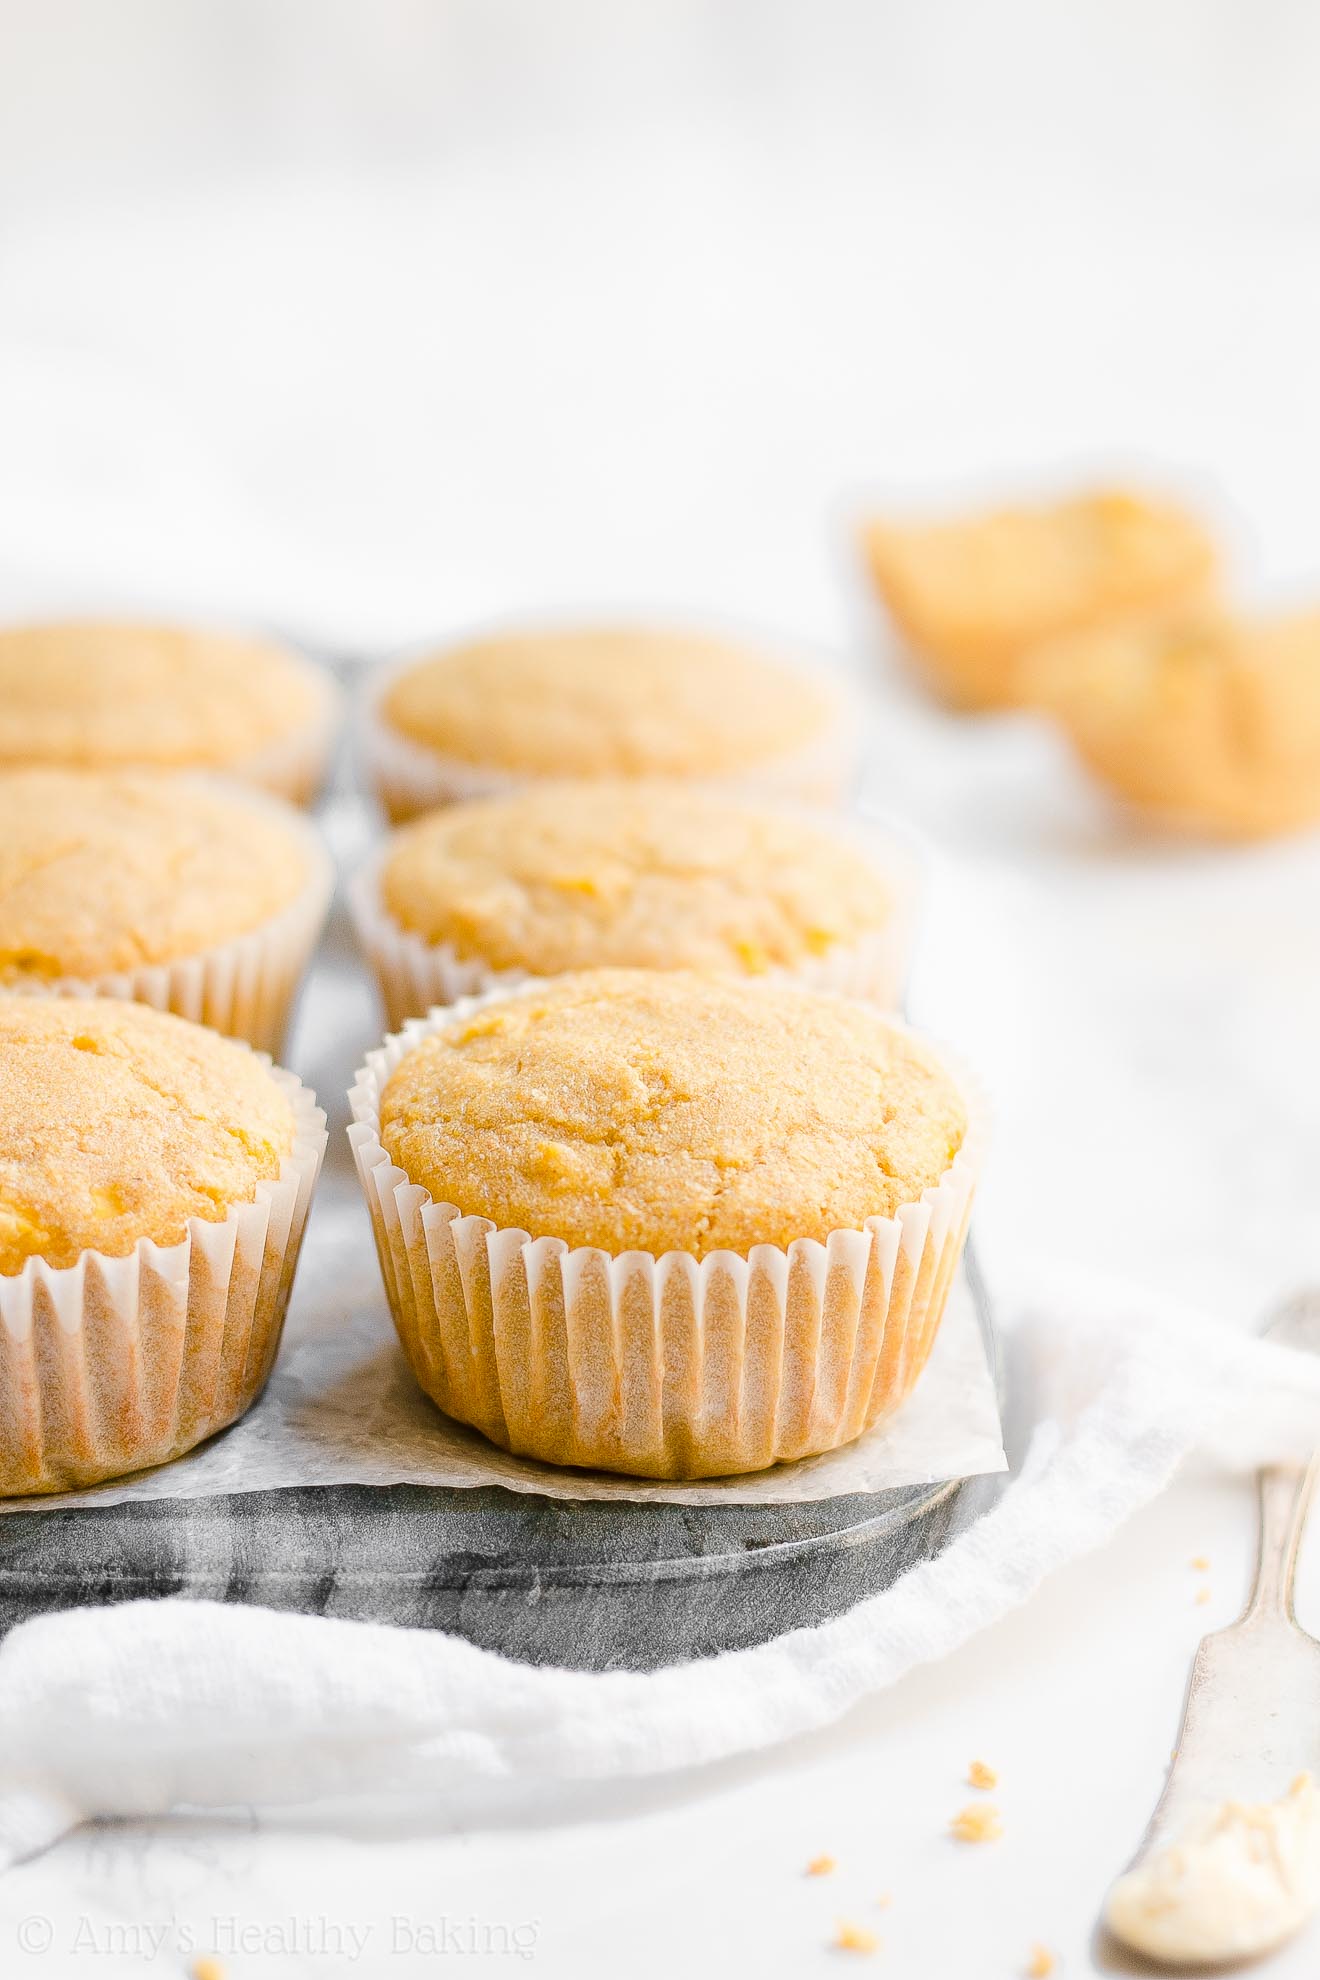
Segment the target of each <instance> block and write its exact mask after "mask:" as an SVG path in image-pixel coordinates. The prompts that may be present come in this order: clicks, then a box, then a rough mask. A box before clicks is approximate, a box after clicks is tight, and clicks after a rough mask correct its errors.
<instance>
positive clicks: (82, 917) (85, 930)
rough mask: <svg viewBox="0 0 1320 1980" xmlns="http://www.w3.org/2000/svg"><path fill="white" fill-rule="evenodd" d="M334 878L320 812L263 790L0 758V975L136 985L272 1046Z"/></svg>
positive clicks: (150, 996) (121, 993)
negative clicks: (19, 765) (12, 763)
mask: <svg viewBox="0 0 1320 1980" xmlns="http://www.w3.org/2000/svg"><path fill="white" fill-rule="evenodd" d="M333 884H334V873H333V868H332V866H331V862H330V859H329V856H328V854H327V853H326V852H325V850H324V848H323V847H322V845H321V842H320V840H319V838H318V836H317V834H316V832H315V830H314V828H313V827H312V825H311V824H310V823H309V821H308V820H307V819H305V818H304V817H303V816H302V814H301V813H300V812H297V811H294V810H293V808H292V807H291V806H289V805H286V804H282V803H280V801H279V800H278V799H276V798H272V797H269V796H267V795H266V794H265V793H262V792H257V791H249V790H246V789H244V788H243V787H241V786H239V785H237V784H232V783H227V782H226V781H225V780H223V779H221V778H205V777H196V776H191V775H188V774H185V773H182V772H177V771H176V772H171V771H158V772H151V771H101V770H55V769H44V768H36V769H33V768H29V769H17V770H14V769H10V770H6V769H3V768H0V990H5V991H15V990H20V991H34V990H36V991H43V992H52V991H55V992H67V991H69V990H71V989H82V990H90V991H93V992H95V993H96V994H97V995H99V996H109V997H131V998H133V999H134V1000H135V1001H137V1002H139V1003H148V1004H154V1005H155V1006H156V1007H157V1008H158V1009H161V1010H170V1011H174V1012H175V1013H176V1014H177V1015H178V1016H180V1017H189V1018H194V1019H197V1020H199V1021H200V1022H202V1023H204V1024H208V1025H211V1026H213V1027H214V1029H215V1030H217V1031H224V1032H228V1033H230V1034H231V1035H233V1036H235V1037H241V1038H246V1039H247V1040H248V1042H249V1044H253V1045H257V1046H260V1047H262V1048H263V1049H269V1050H273V1049H274V1048H275V1047H276V1046H277V1045H278V1044H279V1042H280V1039H281V1038H282V1036H283V1033H284V1028H285V1024H286V1021H287V1018H288V1015H289V1009H290V1006H291V1004H292V1002H293V998H294V995H295V993H296V991H297V989H298V985H299V982H300V980H301V978H302V974H303V971H304V969H305V968H306V966H307V962H308V959H309V957H310V955H311V952H312V949H313V947H314V946H315V943H316V938H317V936H318V935H319V933H320V930H321V925H322V923H323V921H324V919H325V913H326V909H327V907H328V905H329V901H330V894H331V891H332V888H333Z"/></svg>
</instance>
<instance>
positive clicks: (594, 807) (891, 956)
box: [350, 780, 916, 1027]
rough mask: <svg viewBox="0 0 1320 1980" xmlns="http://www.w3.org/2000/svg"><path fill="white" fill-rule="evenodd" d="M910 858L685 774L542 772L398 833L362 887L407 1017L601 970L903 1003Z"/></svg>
mask: <svg viewBox="0 0 1320 1980" xmlns="http://www.w3.org/2000/svg"><path fill="white" fill-rule="evenodd" d="M915 892H916V875H915V870H914V862H913V859H912V856H911V855H910V854H909V853H908V852H907V851H906V849H905V848H904V847H903V846H901V845H900V844H898V843H896V842H895V841H894V840H893V839H892V838H890V837H888V836H887V835H885V834H882V833H880V832H878V831H874V830H872V829H870V828H867V829H866V830H865V831H863V829H862V828H861V827H858V826H855V825H851V824H848V823H845V821H843V820H842V819H838V818H833V817H831V816H830V814H828V813H825V812H816V813H811V812H808V811H807V810H805V809H803V808H789V807H783V806H779V805H776V804H774V803H772V802H770V801H767V800H765V799H755V798H748V797H741V796H738V795H735V794H733V793H730V792H727V791H714V790H707V789H693V788H692V787H690V786H688V785H683V784H678V783H660V782H654V781H652V782H646V781H641V782H638V783H628V782H620V781H617V780H602V781H600V782H598V783H591V782H584V781H577V782H571V781H569V782H557V781H545V782H539V783H536V784H532V785H528V786H527V787H525V788H524V789H523V790H520V791H514V792H511V793H509V794H508V795H507V796H503V797H495V798H483V799H477V800H474V801H472V802H469V803H467V804H457V805H449V806H446V807H445V808H444V809H442V810H439V811H435V812H432V813H430V814H429V815H428V816H426V817H424V818H421V819H418V820H417V821H415V822H414V823H413V824H411V825H407V826H404V827H403V828H402V829H401V830H400V831H398V832H395V833H394V834H393V835H392V836H391V837H390V838H389V839H388V840H387V842H386V844H385V846H384V848H383V849H382V851H381V853H380V854H379V855H378V856H376V857H375V858H373V859H372V860H371V861H370V862H369V864H368V865H367V866H366V867H364V868H363V870H362V871H361V872H360V873H359V874H358V876H357V877H356V879H355V881H354V883H353V887H352V889H351V893H350V898H351V900H352V903H353V908H354V914H355V918H356V920H357V925H358V932H359V934H360V936H361V939H362V944H363V947H364V949H365V950H366V952H367V954H368V956H369V957H370V958H371V961H372V963H373V965H374V967H375V970H376V973H377V976H378V978H379V980H380V986H381V992H382V996H383V998H384V1002H385V1008H386V1012H387V1015H388V1017H389V1022H390V1025H391V1026H392V1027H396V1026H398V1025H400V1024H402V1023H403V1021H404V1019H405V1018H408V1017H419V1016H422V1015H423V1014H424V1013H425V1012H426V1011H427V1010H428V1009H429V1008H430V1007H431V1006H432V1005H433V1004H449V1003H452V1002H454V1000H455V999H456V998H458V997H460V996H469V995H471V994H473V993H474V992H476V991H479V990H486V989H489V988H491V987H492V986H493V985H495V984H497V983H512V982H515V981H517V980H519V979H521V978H523V977H526V976H558V975H561V974H563V973H564V972H566V971H569V970H581V969H596V968H605V967H610V968H628V969H658V970H672V969H698V970H706V971H714V972H717V973H720V974H731V975H735V976H760V975H788V976H793V977H796V978H798V979H799V980H802V981H806V982H811V983H815V984H817V985H819V986H820V987H822V988H832V989H837V990H845V991H848V992H850V993H851V994H853V995H855V996H865V997H869V998H872V999H873V1000H874V1001H876V1002H879V1003H882V1004H885V1005H887V1006H889V1007H891V1008H892V1007H893V1006H895V1005H897V1004H898V1003H899V1001H900V1000H901V998H902V994H903V986H904V982H905V979H906V974H907V964H908V950H909V946H910V942H911V935H912V922H913V913H914V907H915Z"/></svg>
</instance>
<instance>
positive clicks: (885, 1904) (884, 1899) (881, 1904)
mask: <svg viewBox="0 0 1320 1980" xmlns="http://www.w3.org/2000/svg"><path fill="white" fill-rule="evenodd" d="M893 1902H894V1894H893V1892H892V1891H881V1893H880V1895H879V1897H878V1898H877V1899H876V1901H875V1908H876V1910H877V1911H888V1909H889V1907H890V1905H891V1904H892V1903H893Z"/></svg>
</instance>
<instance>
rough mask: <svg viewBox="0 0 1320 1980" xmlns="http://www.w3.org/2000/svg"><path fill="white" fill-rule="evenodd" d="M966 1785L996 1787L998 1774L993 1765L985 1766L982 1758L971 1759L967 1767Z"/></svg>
mask: <svg viewBox="0 0 1320 1980" xmlns="http://www.w3.org/2000/svg"><path fill="white" fill-rule="evenodd" d="M967 1785H968V1787H974V1788H992V1787H998V1785H999V1776H998V1774H997V1773H996V1772H995V1770H994V1768H993V1767H987V1766H986V1764H985V1761H984V1760H973V1761H972V1764H971V1766H970V1767H969V1768H968V1769H967Z"/></svg>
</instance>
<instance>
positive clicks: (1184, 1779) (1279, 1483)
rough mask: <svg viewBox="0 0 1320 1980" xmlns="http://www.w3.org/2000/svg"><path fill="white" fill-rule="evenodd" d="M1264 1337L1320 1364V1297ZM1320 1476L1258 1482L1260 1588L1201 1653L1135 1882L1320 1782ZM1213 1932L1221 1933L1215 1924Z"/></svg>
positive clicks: (1303, 1470) (1212, 1953) (1264, 1941)
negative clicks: (1300, 1779) (1303, 1559)
mask: <svg viewBox="0 0 1320 1980" xmlns="http://www.w3.org/2000/svg"><path fill="white" fill-rule="evenodd" d="M1265 1338H1266V1339H1267V1340H1272V1341H1277V1342H1279V1343H1281V1344H1282V1345H1284V1346H1287V1347H1295V1348H1301V1349H1304V1350H1306V1351H1307V1352H1308V1353H1311V1354H1320V1291H1313V1292H1306V1293H1301V1294H1298V1295H1297V1296H1295V1297H1294V1298H1292V1299H1290V1300H1288V1301H1286V1302H1285V1304H1284V1305H1282V1306H1281V1307H1280V1308H1279V1309H1278V1311H1277V1312H1276V1313H1275V1314H1274V1316H1273V1318H1272V1319H1271V1320H1270V1322H1269V1324H1268V1326H1267V1327H1266V1329H1265ZM1318 1468H1320V1452H1317V1453H1316V1454H1315V1455H1313V1456H1312V1458H1311V1461H1310V1463H1309V1464H1306V1465H1270V1466H1268V1467H1267V1468H1266V1469H1265V1470H1263V1471H1261V1472H1260V1473H1259V1474H1258V1480H1257V1484H1258V1495H1259V1505H1260V1541H1259V1550H1258V1554H1257V1562H1256V1578H1255V1583H1254V1586H1253V1588H1252V1591H1251V1595H1250V1597H1249V1599H1248V1602H1247V1606H1246V1608H1245V1609H1244V1610H1243V1612H1242V1615H1241V1616H1240V1617H1239V1619H1238V1620H1237V1622H1235V1623H1232V1624H1231V1625H1230V1626H1229V1627H1228V1628H1227V1629H1220V1630H1215V1631H1214V1632H1213V1633H1212V1634H1211V1635H1209V1636H1206V1637H1204V1638H1203V1639H1202V1641H1201V1644H1200V1647H1199V1649H1198V1650H1197V1653H1196V1658H1195V1661H1194V1662H1193V1665H1192V1674H1191V1680H1190V1683H1189V1685H1188V1689H1187V1703H1186V1707H1185V1710H1184V1714H1183V1723H1182V1731H1181V1733H1180V1734H1179V1737H1178V1745H1177V1748H1176V1749H1175V1756H1174V1762H1173V1765H1172V1767H1171V1768H1170V1770H1169V1776H1168V1779H1167V1781H1166V1782H1165V1786H1164V1792H1163V1794H1162V1795H1161V1796H1160V1799H1159V1802H1158V1804H1157V1806H1156V1809H1155V1813H1154V1815H1153V1816H1152V1817H1151V1822H1150V1827H1149V1828H1148V1829H1147V1831H1146V1834H1145V1836H1144V1837H1143V1839H1142V1843H1141V1847H1140V1849H1139V1850H1138V1851H1137V1854H1136V1856H1135V1857H1134V1858H1133V1861H1132V1863H1131V1864H1130V1865H1129V1867H1128V1872H1127V1874H1128V1875H1129V1876H1130V1875H1131V1874H1132V1873H1133V1872H1136V1871H1139V1870H1141V1869H1142V1868H1143V1867H1146V1866H1149V1865H1151V1864H1152V1863H1153V1862H1154V1860H1155V1859H1156V1858H1158V1857H1160V1856H1161V1855H1162V1854H1163V1853H1164V1852H1165V1851H1166V1850H1168V1849H1170V1848H1171V1847H1173V1846H1175V1845H1177V1844H1178V1843H1179V1841H1180V1840H1181V1839H1182V1838H1183V1837H1185V1835H1186V1834H1187V1833H1188V1830H1189V1826H1190V1825H1191V1824H1193V1823H1194V1822H1195V1821H1196V1820H1197V1819H1198V1818H1200V1817H1201V1816H1202V1815H1203V1813H1204V1811H1205V1810H1206V1809H1207V1808H1217V1807H1220V1806H1221V1805H1223V1804H1225V1803H1229V1802H1234V1803H1260V1804H1265V1803H1272V1802H1277V1801H1279V1800H1280V1798H1281V1797H1283V1796H1284V1795H1286V1794H1287V1792H1288V1789H1289V1784H1290V1783H1291V1782H1293V1781H1294V1780H1295V1779H1296V1777H1297V1776H1298V1775H1299V1774H1303V1773H1310V1774H1312V1775H1314V1776H1315V1777H1316V1778H1317V1779H1320V1642H1317V1641H1316V1639H1315V1638H1314V1637H1313V1636H1310V1635H1308V1634H1307V1632H1306V1631H1305V1630H1304V1629H1302V1627H1301V1625H1300V1624H1299V1623H1298V1621H1297V1617H1296V1615H1295V1614H1294V1611H1293V1583H1294V1579H1295V1576H1296V1570H1297V1556H1298V1552H1299V1549H1300V1547H1301V1541H1302V1534H1303V1531H1304V1528H1305V1525H1306V1516H1307V1512H1308V1510H1309V1508H1310V1501H1311V1494H1312V1489H1313V1487H1314V1484H1315V1480H1316V1474H1317V1469H1318ZM1317 1896H1320V1892H1317ZM1109 1922H1110V1924H1111V1926H1112V1925H1113V1924H1114V1923H1115V1921H1114V1920H1113V1919H1111V1920H1110V1921H1109ZM1202 1922H1203V1925H1204V1927H1205V1928H1206V1929H1207V1930H1210V1931H1213V1927H1212V1925H1211V1921H1210V1920H1209V1919H1204V1920H1203V1921H1202ZM1300 1922H1301V1918H1300V1917H1297V1918H1295V1919H1293V1920H1292V1921H1291V1923H1290V1924H1289V1925H1288V1926H1287V1927H1285V1932H1284V1933H1283V1934H1279V1933H1276V1934H1274V1935H1273V1936H1272V1937H1261V1938H1259V1939H1258V1942H1257V1943H1256V1944H1254V1945H1247V1944H1244V1943H1241V1942H1240V1940H1236V1941H1234V1942H1233V1943H1228V1940H1227V1938H1225V1941H1224V1943H1223V1945H1222V1947H1221V1948H1220V1949H1219V1950H1218V1951H1216V1950H1212V1949H1210V1948H1209V1947H1208V1946H1207V1945H1206V1944H1204V1943H1203V1944H1201V1945H1200V1946H1199V1947H1198V1949H1197V1951H1196V1952H1195V1954H1194V1955H1189V1957H1193V1958H1194V1959H1195V1961H1196V1963H1197V1964H1204V1963H1207V1962H1209V1961H1211V1960H1214V1959H1230V1958H1241V1957H1248V1956H1250V1955H1251V1954H1253V1953H1259V1952H1261V1951H1264V1950H1265V1949H1266V1947H1267V1946H1268V1945H1269V1944H1272V1943H1277V1942H1278V1939H1279V1937H1281V1936H1285V1935H1286V1932H1287V1931H1289V1930H1292V1929H1295V1928H1296V1926H1297V1925H1298V1924H1300ZM1226 1929H1227V1928H1226ZM1259 1929H1260V1930H1261V1931H1264V1930H1265V1929H1266V1928H1265V1927H1264V1926H1261V1927H1260V1928H1259ZM1165 1957H1166V1958H1167V1957H1168V1955H1167V1954H1166V1955H1165Z"/></svg>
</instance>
